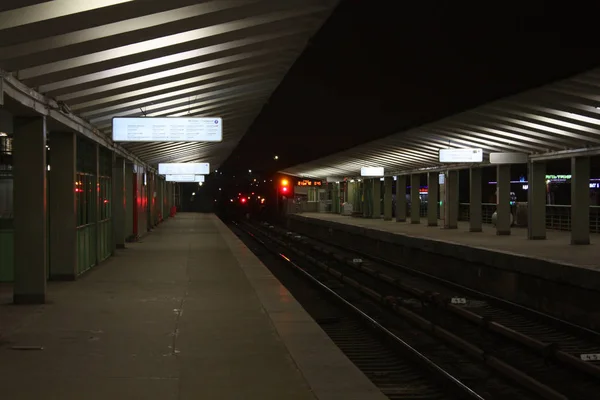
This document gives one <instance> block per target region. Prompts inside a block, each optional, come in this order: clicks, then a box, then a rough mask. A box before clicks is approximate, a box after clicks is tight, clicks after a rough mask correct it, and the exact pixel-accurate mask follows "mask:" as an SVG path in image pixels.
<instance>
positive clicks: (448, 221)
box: [444, 170, 459, 229]
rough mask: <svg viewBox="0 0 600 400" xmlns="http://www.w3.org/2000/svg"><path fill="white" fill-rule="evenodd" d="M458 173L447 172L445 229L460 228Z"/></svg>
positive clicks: (453, 171)
mask: <svg viewBox="0 0 600 400" xmlns="http://www.w3.org/2000/svg"><path fill="white" fill-rule="evenodd" d="M458 188H459V184H458V171H456V170H449V171H446V178H445V183H444V203H445V204H444V228H445V229H457V228H458V209H459V203H458V201H459V193H458Z"/></svg>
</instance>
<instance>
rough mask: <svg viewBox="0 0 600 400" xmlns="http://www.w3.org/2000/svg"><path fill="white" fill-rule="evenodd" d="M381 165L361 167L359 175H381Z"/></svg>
mask: <svg viewBox="0 0 600 400" xmlns="http://www.w3.org/2000/svg"><path fill="white" fill-rule="evenodd" d="M383 175H384V174H383V167H362V168H361V169H360V176H373V177H379V176H383Z"/></svg>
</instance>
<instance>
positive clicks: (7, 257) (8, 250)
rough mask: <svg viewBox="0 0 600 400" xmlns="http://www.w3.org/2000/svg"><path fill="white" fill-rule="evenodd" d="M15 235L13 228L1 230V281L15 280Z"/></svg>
mask: <svg viewBox="0 0 600 400" xmlns="http://www.w3.org/2000/svg"><path fill="white" fill-rule="evenodd" d="M13 244H14V235H13V231H12V229H5V230H0V282H12V281H13V280H14V275H15V274H14V272H15V271H14V268H15V267H14V265H15V263H14V250H13Z"/></svg>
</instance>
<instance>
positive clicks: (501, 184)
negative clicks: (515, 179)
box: [496, 164, 511, 235]
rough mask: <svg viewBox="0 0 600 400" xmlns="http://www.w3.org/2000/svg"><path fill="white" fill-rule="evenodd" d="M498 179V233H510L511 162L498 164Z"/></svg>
mask: <svg viewBox="0 0 600 400" xmlns="http://www.w3.org/2000/svg"><path fill="white" fill-rule="evenodd" d="M496 181H497V183H496V190H497V195H496V235H510V225H511V223H510V217H511V213H510V164H503V165H498V167H497V178H496Z"/></svg>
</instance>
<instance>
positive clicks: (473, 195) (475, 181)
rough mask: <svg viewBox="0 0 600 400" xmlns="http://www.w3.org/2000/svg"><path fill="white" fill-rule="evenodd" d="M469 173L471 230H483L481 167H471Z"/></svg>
mask: <svg viewBox="0 0 600 400" xmlns="http://www.w3.org/2000/svg"><path fill="white" fill-rule="evenodd" d="M469 174H470V175H469V232H482V231H483V228H482V212H483V211H482V207H483V205H482V198H481V197H482V193H481V191H482V189H483V188H482V183H483V182H482V179H481V168H471V169H470V170H469Z"/></svg>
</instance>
